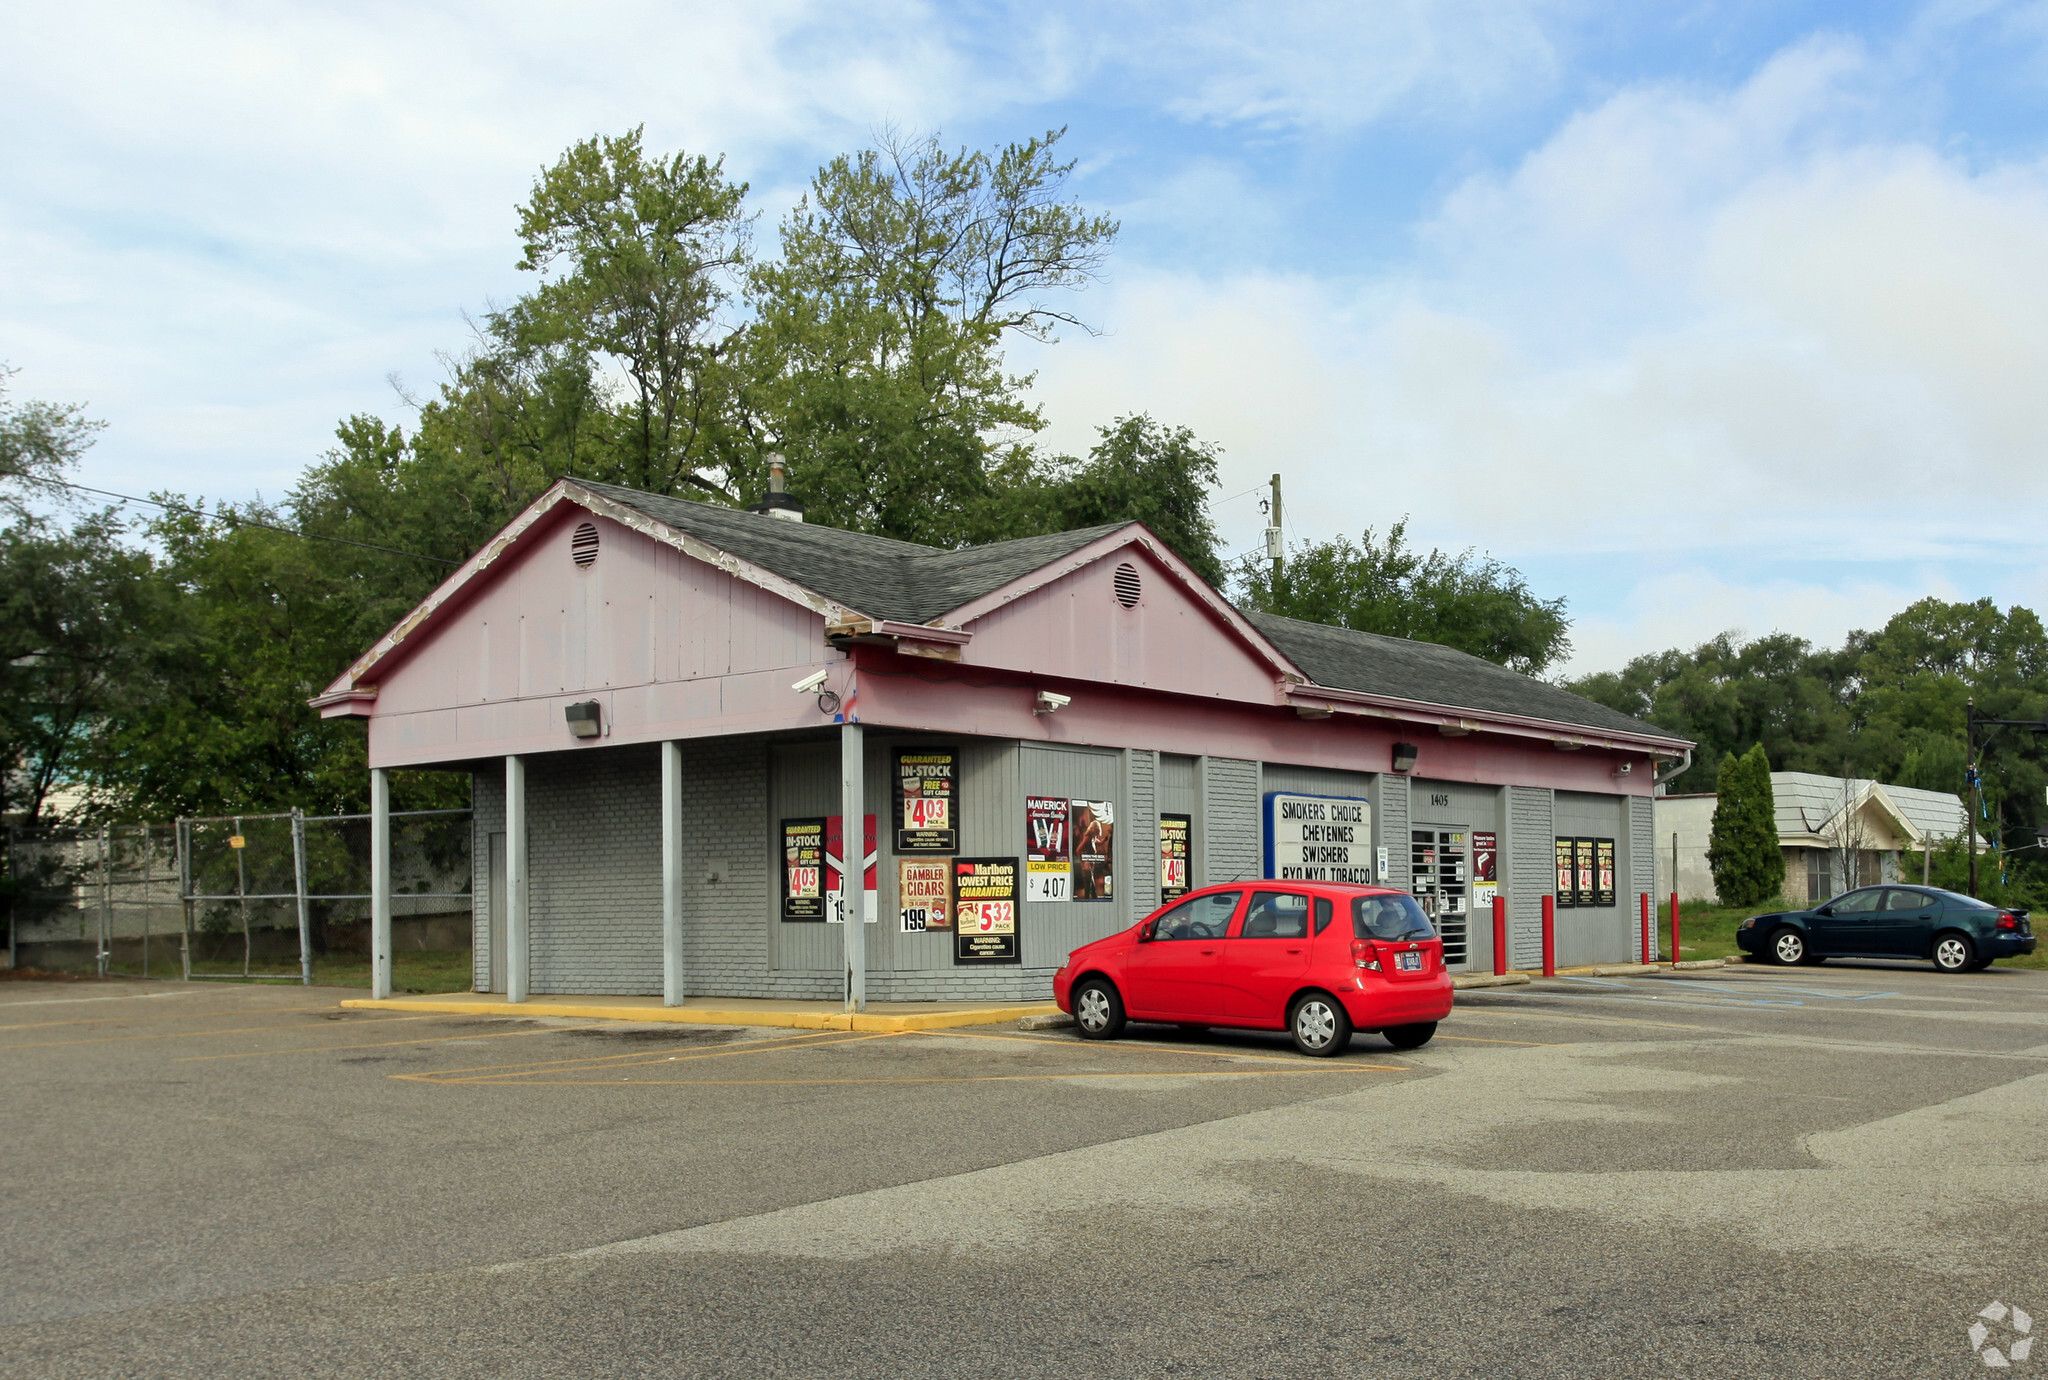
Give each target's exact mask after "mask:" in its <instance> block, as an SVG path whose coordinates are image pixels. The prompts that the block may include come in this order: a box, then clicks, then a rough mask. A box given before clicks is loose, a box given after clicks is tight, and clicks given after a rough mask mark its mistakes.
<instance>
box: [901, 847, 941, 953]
mask: <svg viewBox="0 0 2048 1380" xmlns="http://www.w3.org/2000/svg"><path fill="white" fill-rule="evenodd" d="M896 905H897V912H898V915H899V916H900V918H901V920H902V923H903V933H905V934H923V933H924V932H925V931H927V930H944V929H951V928H952V927H953V860H952V859H951V858H898V859H897V860H896Z"/></svg>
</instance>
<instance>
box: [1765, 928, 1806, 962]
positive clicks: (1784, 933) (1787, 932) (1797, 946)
mask: <svg viewBox="0 0 2048 1380" xmlns="http://www.w3.org/2000/svg"><path fill="white" fill-rule="evenodd" d="M1771 957H1772V958H1775V959H1776V960H1778V962H1780V963H1783V964H1785V965H1786V966H1787V967H1790V966H1791V965H1792V964H1795V963H1804V962H1806V936H1805V935H1803V934H1801V933H1800V932H1799V931H1798V930H1793V929H1784V930H1779V931H1778V932H1777V933H1776V934H1774V935H1772V936H1771Z"/></svg>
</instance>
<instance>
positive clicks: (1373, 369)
mask: <svg viewBox="0 0 2048 1380" xmlns="http://www.w3.org/2000/svg"><path fill="white" fill-rule="evenodd" d="M1888 79H1889V78H1888V77H1887V76H1886V75H1885V74H1883V73H1877V72H1873V71H1871V70H1870V68H1869V66H1868V65H1867V64H1866V63H1865V62H1864V60H1863V59H1862V57H1861V56H1860V54H1859V52H1858V51H1857V50H1856V49H1855V48H1853V47H1849V46H1845V45H1842V44H1839V43H1815V44H1809V45H1805V46H1802V47H1799V48H1796V49H1793V50H1791V51H1789V52H1787V53H1786V54H1784V55H1782V56H1781V57H1780V58H1778V59H1777V60H1775V61H1773V62H1772V63H1770V64H1768V65H1767V66H1766V67H1764V68H1763V69H1762V70H1761V71H1760V72H1759V73H1758V74H1757V75H1756V76H1755V78H1754V79H1752V80H1751V81H1749V82H1748V83H1747V84H1745V85H1743V86H1742V87H1740V88H1738V89H1736V90H1733V91H1728V92H1724V93H1719V94H1715V93H1708V92H1701V91H1696V90H1686V89H1678V88H1673V87H1661V86H1660V87H1650V88H1644V89H1637V90H1628V91H1624V92H1621V93H1619V94H1617V95H1615V96H1614V97H1612V98H1611V99H1609V100H1608V101H1606V102H1605V103H1604V104H1602V105H1600V106H1598V107H1597V108H1595V109H1592V110H1589V111H1587V112H1585V113H1584V114H1582V115H1580V116H1579V117H1577V118H1575V119H1573V120H1571V121H1569V122H1567V123H1566V124H1565V125H1564V126H1563V127H1562V128H1561V129H1559V130H1558V131H1557V133H1556V134H1555V135H1554V136H1553V137H1552V138H1551V139H1549V140H1548V141H1546V142H1545V143H1544V144H1543V145H1542V146H1541V147H1539V148H1538V149H1536V150H1535V151H1534V152H1532V153H1531V154H1530V155H1529V156H1528V157H1527V158H1526V159H1524V160H1523V161H1522V162H1521V164H1520V165H1519V166H1518V167H1516V168H1514V169H1513V170H1512V171H1511V172H1509V173H1508V174H1506V175H1505V176H1487V177H1480V178H1475V179H1472V180H1471V181H1469V182H1468V183H1466V184H1465V185H1463V186H1461V187H1459V188H1458V189H1456V190H1455V191H1454V192H1453V193H1452V194H1451V195H1449V196H1448V197H1447V198H1446V199H1445V202H1444V204H1443V206H1442V207H1441V209H1440V211H1439V212H1438V213H1437V214H1435V215H1434V216H1432V217H1431V218H1430V219H1429V220H1428V221H1427V222H1426V223H1425V225H1424V226H1423V227H1422V248H1421V249H1420V251H1419V252H1418V254H1417V256H1416V258H1415V260H1414V261H1413V262H1412V263H1409V264H1406V265H1402V266H1400V267H1399V268H1397V269H1393V270H1383V271H1375V270H1374V269H1372V268H1371V267H1365V266H1362V267H1361V270H1360V271H1359V273H1358V274H1357V275H1356V276H1355V277H1353V278H1351V279H1350V280H1348V281H1342V282H1337V281H1331V280H1323V281H1311V280H1306V279H1278V278H1270V277H1243V278H1237V279H1228V280H1220V281H1219V280H1201V279H1196V278H1193V277H1191V276H1188V275H1173V274H1157V275H1148V276H1141V277H1133V278H1131V279H1129V280H1127V281H1126V282H1124V283H1121V284H1118V285H1117V286H1116V287H1115V288H1114V289H1113V293H1112V297H1111V302H1110V305H1109V308H1108V310H1107V311H1106V312H1105V313H1104V319H1105V320H1106V321H1107V322H1108V323H1109V324H1110V325H1111V326H1112V328H1113V330H1114V334H1113V335H1111V336H1109V337H1106V338H1105V339H1104V340H1101V341H1094V342H1086V343H1082V344H1072V343H1070V344H1068V345H1063V346H1062V347H1061V350H1062V352H1063V353H1062V354H1061V355H1060V356H1059V357H1058V358H1057V359H1053V360H1048V361H1047V364H1046V367H1045V372H1044V385H1045V390H1046V392H1047V394H1048V396H1049V397H1051V398H1052V399H1054V400H1055V402H1054V412H1055V414H1056V415H1071V414H1073V413H1074V412H1076V411H1078V412H1080V413H1081V414H1083V415H1086V416H1088V417H1090V418H1093V417H1095V416H1097V415H1099V414H1101V413H1102V412H1104V411H1105V410H1108V409H1111V408H1125V409H1127V408H1133V407H1144V408H1149V409H1151V410H1153V411H1154V412H1156V413H1158V414H1159V415H1161V416H1163V417H1166V418H1169V419H1172V420H1184V421H1187V422H1189V423H1190V424H1192V425H1195V426H1196V427H1197V429H1198V430H1201V431H1203V432H1204V434H1207V435H1211V436H1213V437H1215V438H1216V439H1218V440H1221V441H1222V442H1224V444H1225V445H1226V446H1228V447H1229V448H1230V450H1231V452H1232V457H1233V461H1234V462H1235V463H1236V468H1235V470H1234V472H1232V473H1231V474H1230V475H1229V477H1228V481H1227V482H1228V483H1229V484H1230V485H1231V486H1233V487H1242V486H1243V485H1245V484H1246V483H1248V482H1252V480H1254V479H1256V478H1257V477H1261V476H1262V475H1263V473H1264V472H1265V471H1266V470H1267V469H1268V468H1269V467H1277V468H1281V469H1283V470H1285V471H1286V473H1287V479H1288V487H1289V490H1290V493H1291V494H1292V495H1293V497H1292V499H1291V501H1290V505H1289V506H1290V510H1291V511H1292V512H1293V513H1294V514H1295V521H1296V523H1297V525H1299V526H1301V527H1303V528H1308V529H1312V534H1313V535H1318V536H1321V535H1328V534H1331V533H1334V532H1337V531H1350V532H1355V531H1357V530H1358V529H1359V528H1361V527H1363V526H1365V525H1367V524H1373V525H1384V524H1385V523H1386V522H1387V521H1389V520H1391V519H1394V518H1397V517H1399V516H1400V515H1401V514H1403V513H1405V512H1412V513H1413V514H1414V515H1415V519H1416V522H1415V529H1416V531H1417V532H1419V533H1420V534H1421V535H1422V536H1423V537H1424V538H1425V539H1428V540H1433V541H1437V542H1440V543H1443V544H1446V545H1451V546H1456V547H1463V546H1467V545H1477V546H1479V547H1481V548H1484V549H1490V550H1491V551H1493V552H1494V553H1495V554H1498V555H1502V556H1504V557H1506V558H1509V559H1522V560H1530V559H1543V558H1545V557H1548V556H1561V557H1562V556H1573V555H1577V554H1583V553H1597V552H1611V553H1615V556H1616V564H1615V567H1614V571H1615V575H1614V579H1613V581H1612V582H1611V583H1607V584H1605V586H1604V587H1598V588H1594V589H1591V590H1586V591H1567V592H1568V593H1571V594H1572V595H1573V601H1574V604H1575V605H1576V606H1578V607H1579V608H1581V609H1582V610H1589V611H1597V618H1596V619H1595V620H1593V621H1589V622H1588V623H1587V624H1585V630H1584V633H1583V635H1582V638H1581V653H1580V656H1579V658H1578V663H1579V664H1580V665H1581V666H1582V667H1583V666H1584V665H1586V664H1588V662H1587V657H1588V656H1589V655H1591V654H1592V651H1591V649H1593V648H1596V647H1601V646H1607V647H1610V648H1612V649H1616V650H1617V654H1618V649H1619V648H1621V647H1622V646H1623V645H1624V644H1626V645H1628V646H1630V647H1632V648H1633V649H1635V650H1641V649H1643V648H1644V647H1646V646H1665V645H1671V644H1672V643H1674V642H1678V641H1682V640H1684V638H1685V637H1689V636H1693V635H1694V633H1695V632H1699V633H1701V634H1704V633H1707V632H1711V631H1715V630H1718V629H1716V628H1714V627H1711V626H1709V625H1710V624H1711V623H1712V622H1713V621H1714V620H1722V619H1725V620H1733V621H1735V622H1738V623H1741V624H1743V625H1746V626H1750V627H1752V628H1753V629H1754V630H1756V631H1769V630H1770V629H1771V628H1773V627H1785V628H1787V629H1788V630H1793V631H1799V632H1802V633H1805V634H1807V635H1810V636H1816V637H1834V636H1838V635H1839V633H1840V632H1841V631H1843V630H1845V629H1846V628H1847V627H1848V626H1849V625H1850V624H1851V623H1853V622H1856V621H1858V620H1861V621H1862V622H1864V623H1870V622H1879V621H1882V616H1883V615H1885V614H1888V613H1889V612H1892V611H1896V609H1897V608H1898V607H1900V606H1901V605H1903V604H1904V603H1905V602H1908V601H1909V600H1910V599H1911V598H1913V597H1917V596H1918V595H1919V594H1920V593H1925V592H1929V590H1930V589H1931V588H1933V587H1935V586H1937V585H1940V584H1941V582H1942V580H1943V579H1944V578H1945V577H1943V576H1942V575H1941V574H1940V572H1941V571H1942V570H1944V569H1947V568H1949V566H1948V565H1946V564H1945V563H1946V562H1949V561H1951V560H1954V559H1956V558H1965V559H1974V560H1976V561H1978V562H1982V561H1984V560H1987V559H1991V560H1995V559H1997V558H1999V557H2001V556H2007V557H2011V558H2012V559H2014V561H2015V562H2016V564H2017V567H2018V568H2020V569H2024V570H2028V571H2032V570H2035V569H2036V566H2037V560H2036V556H2035V551H2036V546H2037V542H2038V536H2037V528H2038V516H2037V515H2038V513H2039V512H2040V503H2041V500H2042V499H2043V498H2044V497H2048V465H2044V464H2043V459H2044V457H2043V453H2042V452H2043V445H2044V441H2043V438H2048V388H2043V387H2042V386H2041V385H2040V383H2039V380H2040V379H2042V378H2043V377H2048V257H2044V256H2043V254H2042V252H2041V246H2042V245H2043V244H2048V167H2044V166H2043V165H2042V164H2038V163H2023V162H2016V163H2006V164H1999V165H1992V166H1987V167H1975V166H1970V165H1967V164H1965V163H1963V162H1961V161H1960V160H1958V159H1956V158H1953V157H1950V156H1948V155H1946V154H1944V153H1942V152H1939V151H1936V150H1933V149H1930V148H1927V147H1924V146H1921V145H1917V144H1913V143H1906V142H1877V141H1872V140H1868V139H1864V140H1857V139H1854V138H1851V137H1850V136H1849V134H1848V133H1846V132H1845V131H1849V130H1852V129H1856V128H1859V127H1860V126H1859V125H1858V119H1857V117H1858V112H1859V111H1861V110H1863V109H1864V108H1865V107H1866V106H1867V104H1868V103H1869V102H1870V101H1871V100H1873V99H1876V98H1878V97H1881V96H1882V94H1883V91H1882V85H1883V82H1884V81H1886V80H1888ZM1238 522H1239V526H1238V527H1237V528H1236V529H1235V530H1233V531H1232V533H1231V540H1232V542H1233V544H1234V545H1238V546H1244V545H1249V544H1250V540H1251V537H1252V533H1253V530H1254V528H1255V525H1256V522H1255V518H1253V517H1252V516H1251V515H1249V514H1246V515H1243V516H1242V517H1241V518H1239V519H1238ZM1670 552H1676V553H1678V557H1679V559H1680V560H1682V561H1684V562H1687V563H1688V564H1689V565H1690V566H1691V567H1693V568H1696V569H1697V570H1698V571H1702V572H1707V574H1708V575H1710V576H1711V578H1710V579H1707V580H1706V582H1705V583H1702V582H1701V579H1702V578H1704V577H1700V578H1695V577H1688V578H1687V580H1686V581H1685V585H1686V587H1687V588H1691V589H1694V590H1695V593H1694V594H1691V595H1687V596H1686V597H1685V598H1683V599H1679V598H1678V597H1677V595H1676V594H1675V593H1674V592H1673V589H1672V588H1671V587H1668V586H1667V585H1665V584H1651V585H1645V586H1643V588H1642V592H1641V594H1640V596H1639V605H1640V610H1641V612H1640V614H1639V615H1638V614H1630V613H1627V612H1625V611H1624V610H1623V609H1621V608H1620V607H1619V606H1618V605H1619V601H1620V599H1621V597H1622V595H1623V593H1624V592H1625V591H1626V590H1627V589H1628V587H1629V586H1631V585H1633V584H1635V583H1637V581H1638V580H1640V579H1641V577H1642V575H1641V573H1642V571H1643V570H1644V562H1645V561H1656V562H1658V563H1660V564H1661V562H1662V561H1663V560H1664V559H1665V553H1670ZM1799 561H1805V562H1836V563H1839V566H1840V568H1841V569H1842V570H1843V572H1844V574H1843V576H1842V577H1841V578H1839V579H1836V580H1830V581H1824V582H1823V583H1821V584H1817V585H1814V586H1813V587H1812V588H1811V589H1807V588H1806V586H1805V585H1804V584H1803V583H1800V582H1799V581H1794V583H1793V584H1792V585H1786V584H1783V583H1782V582H1779V581H1777V579H1776V577H1775V576H1774V575H1772V574H1771V569H1772V567H1774V566H1777V565H1782V564H1785V563H1787V562H1799ZM1901 562H1913V563H1915V564H1914V566H1913V567H1912V568H1910V569H1907V568H1902V567H1901V565H1900V563H1901ZM1926 571H1932V572H1934V573H1933V574H1932V575H1926V576H1925V579H1928V580H1932V581H1933V584H1932V585H1930V584H1927V583H1924V582H1916V581H1921V580H1922V578H1923V573H1924V572H1926ZM1850 572H1855V573H1854V574H1851V573H1850ZM1745 573H1747V574H1748V575H1749V578H1750V579H1751V580H1753V581H1754V583H1746V582H1745V579H1744V575H1745ZM1866 577H1867V578H1866ZM1859 581H1860V583H1859ZM1966 592H1967V591H1966ZM1976 592H1978V593H1986V592H1992V591H1989V590H1981V591H1976ZM2009 592H2010V593H2015V594H2018V593H2030V592H2031V591H2030V590H2022V589H2014V590H2012V591H2009ZM1710 596H1711V597H1710ZM1629 607H1631V608H1635V607H1638V605H1636V604H1632V605H1630V606H1629ZM1774 610H1775V611H1776V612H1775V613H1774V612H1773V611H1774ZM1601 620H1604V621H1601ZM1725 625H1726V624H1725V623H1723V624H1722V626H1725ZM1658 628H1668V629H1669V631H1665V632H1658V631H1656V629H1658ZM1680 630H1684V631H1683V633H1682V635H1681V631H1680ZM1630 639H1639V640H1634V641H1630Z"/></svg>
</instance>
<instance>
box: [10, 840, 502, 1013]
mask: <svg viewBox="0 0 2048 1380" xmlns="http://www.w3.org/2000/svg"><path fill="white" fill-rule="evenodd" d="M470 823H471V812H470V811H468V810H413V811H394V812H393V813H392V816H391V873H392V903H391V911H392V929H393V934H394V940H395V941H396V942H397V943H398V944H399V945H400V946H401V947H417V948H422V949H424V948H438V949H458V948H467V947H469V945H470V942H471V938H470V936H471V910H470V907H471V896H470V876H471V873H470ZM7 846H8V874H9V878H10V881H11V883H12V885H11V888H10V890H11V904H10V907H9V916H8V962H9V965H10V966H14V967H34V968H42V969H46V970H51V971H60V972H61V971H80V970H87V969H89V970H92V971H96V972H98V973H99V974H101V975H103V976H105V975H135V976H144V977H182V978H185V979H187V980H191V979H195V978H199V979H204V978H222V977H226V978H265V979H273V980H284V981H295V982H300V983H310V982H311V981H312V977H313V963H314V959H315V957H316V956H320V955H329V954H362V955H365V956H367V955H368V953H369V948H370V942H369V941H370V817H369V816H368V815H307V814H304V813H302V812H300V811H297V810H292V811H289V812H285V813H279V814H261V815H228V816H221V817H217V818H193V819H180V820H177V821H175V822H174V823H171V824H134V825H108V826H102V827H101V828H99V829H97V830H58V831H51V830H47V829H43V830H38V831H36V832H35V833H33V834H29V833H27V832H25V831H23V830H21V829H19V828H15V829H13V830H11V831H10V833H9V837H8V845H7Z"/></svg>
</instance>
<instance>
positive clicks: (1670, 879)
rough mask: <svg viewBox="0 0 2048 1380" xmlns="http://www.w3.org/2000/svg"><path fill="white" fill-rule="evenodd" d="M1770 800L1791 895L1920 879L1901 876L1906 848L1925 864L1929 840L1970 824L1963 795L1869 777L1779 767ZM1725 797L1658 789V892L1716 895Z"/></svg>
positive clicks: (1813, 897) (1811, 900) (1934, 844)
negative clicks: (1714, 859) (1712, 863)
mask: <svg viewBox="0 0 2048 1380" xmlns="http://www.w3.org/2000/svg"><path fill="white" fill-rule="evenodd" d="M1771 800H1772V803H1773V805H1774V807H1775V809H1776V814H1777V823H1778V846H1779V847H1780V848H1782V849H1783V850H1784V852H1785V895H1786V897H1787V898H1789V899H1791V900H1793V901H1797V902H1799V903H1800V904H1802V905H1808V904H1818V903H1819V902H1822V901H1825V900H1827V899H1828V898H1829V897H1831V896H1839V895H1841V894H1842V893H1843V892H1845V891H1847V890H1849V889H1850V888H1852V887H1859V886H1870V885H1873V884H1875V883H1878V882H1896V881H1901V880H1905V881H1911V880H1915V878H1912V877H1905V878H1902V877H1901V876H1900V875H1899V865H1900V859H1901V858H1902V857H1903V855H1904V854H1905V853H1906V852H1907V851H1909V850H1910V851H1913V852H1917V853H1920V854H1922V855H1923V856H1922V865H1923V867H1924V865H1925V862H1926V858H1925V854H1926V853H1927V852H1928V850H1929V849H1932V848H1938V847H1940V846H1941V845H1942V844H1944V843H1947V842H1949V841H1950V840H1952V839H1955V838H1959V837H1961V836H1962V835H1963V834H1964V833H1966V832H1967V831H1968V830H1969V825H1970V812H1969V809H1968V807H1966V806H1965V805H1964V804H1963V801H1962V797H1961V796H1958V795H1952V794H1950V793H1948V792H1946V791H1926V790H1921V789H1919V788H1917V787H1914V786H1895V785H1889V784H1886V783H1884V782H1880V781H1870V780H1866V779H1864V778H1862V777H1845V776H1821V775H1818V774H1816V773H1814V772H1806V771H1774V772H1772V773H1771ZM1718 801H1719V797H1717V796H1716V795H1715V794H1714V793H1713V792H1712V791H1702V792H1697V793H1691V792H1688V793H1686V794H1683V795H1660V796H1658V797H1657V805H1656V812H1657V813H1656V817H1657V843H1658V850H1657V863H1658V866H1659V868H1660V869H1661V870H1660V871H1659V873H1658V883H1657V894H1658V895H1660V896H1661V895H1664V894H1665V893H1667V892H1674V891H1675V892H1677V893H1678V894H1679V895H1680V896H1682V897H1684V898H1685V899H1686V900H1689V901H1691V900H1698V901H1705V902H1707V903H1708V904H1710V905H1712V904H1718V902H1719V899H1720V897H1719V893H1718V892H1717V891H1716V890H1715V887H1714V870H1713V868H1711V867H1709V866H1708V865H1707V845H1708V843H1709V842H1711V841H1712V839H1713V833H1714V807H1715V805H1716V804H1717V803H1718ZM1973 837H1974V836H1973ZM1978 846H1979V847H1981V846H1982V841H1981V840H1979V842H1978ZM1674 867H1675V870H1674Z"/></svg>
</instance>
